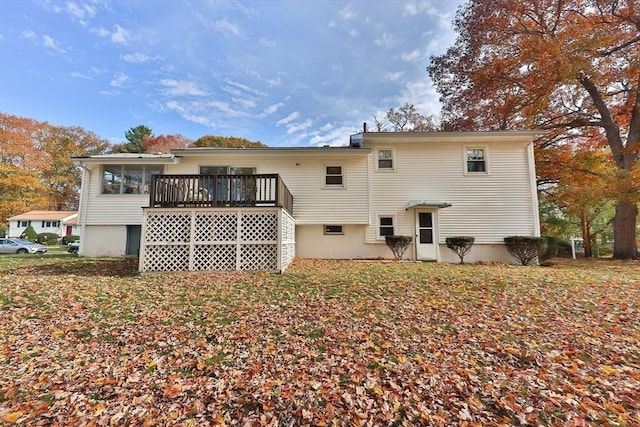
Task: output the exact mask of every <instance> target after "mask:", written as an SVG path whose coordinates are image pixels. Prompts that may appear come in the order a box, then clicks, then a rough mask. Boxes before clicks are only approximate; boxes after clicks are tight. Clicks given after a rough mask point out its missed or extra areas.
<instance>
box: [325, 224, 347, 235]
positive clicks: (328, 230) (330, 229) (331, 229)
mask: <svg viewBox="0 0 640 427" xmlns="http://www.w3.org/2000/svg"><path fill="white" fill-rule="evenodd" d="M324 234H326V235H332V234H344V230H343V228H342V226H341V225H325V226H324Z"/></svg>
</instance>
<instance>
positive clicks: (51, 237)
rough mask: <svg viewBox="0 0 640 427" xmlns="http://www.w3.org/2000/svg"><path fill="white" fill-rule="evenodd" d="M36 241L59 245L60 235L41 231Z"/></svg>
mask: <svg viewBox="0 0 640 427" xmlns="http://www.w3.org/2000/svg"><path fill="white" fill-rule="evenodd" d="M36 242H37V243H40V244H42V245H57V244H58V235H57V234H56V233H39V234H38V235H37V236H36Z"/></svg>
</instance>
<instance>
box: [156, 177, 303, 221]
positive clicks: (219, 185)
mask: <svg viewBox="0 0 640 427" xmlns="http://www.w3.org/2000/svg"><path fill="white" fill-rule="evenodd" d="M149 207H165V208H166V207H170V208H171V207H176V208H177V207H205V208H206V207H211V208H221V207H280V208H283V209H285V210H286V211H287V212H289V213H290V214H291V215H293V196H292V195H291V192H290V191H289V189H288V188H287V186H286V185H285V184H284V182H283V180H282V178H280V176H279V175H278V174H255V175H200V174H198V175H153V177H152V180H151V191H149Z"/></svg>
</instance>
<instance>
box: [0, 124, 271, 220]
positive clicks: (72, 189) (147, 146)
mask: <svg viewBox="0 0 640 427" xmlns="http://www.w3.org/2000/svg"><path fill="white" fill-rule="evenodd" d="M125 138H126V142H123V143H122V144H116V145H111V144H110V143H109V142H108V141H107V140H105V139H102V138H100V137H98V136H97V135H96V134H95V133H93V132H90V131H87V130H85V129H83V128H81V127H77V126H73V127H65V126H54V125H51V124H49V123H47V122H39V121H37V120H34V119H29V118H24V117H18V116H14V115H10V114H6V113H1V112H0V224H2V223H4V222H6V220H7V218H9V217H11V216H14V215H18V214H21V213H24V212H27V211H30V210H75V209H77V206H78V198H79V194H80V185H81V179H82V178H81V176H82V174H81V170H80V168H79V167H78V166H76V165H74V164H73V161H72V157H81V156H91V155H96V154H105V153H168V152H169V151H170V150H171V149H172V148H187V147H232V148H255V147H265V145H264V144H262V143H260V142H252V141H249V140H247V139H244V138H238V137H224V136H212V135H206V136H203V137H201V138H199V139H197V140H196V141H192V140H190V139H188V138H185V137H183V136H182V135H158V136H154V135H153V132H152V131H151V129H149V128H148V127H147V126H144V125H140V126H136V127H132V128H131V129H129V130H128V131H126V132H125Z"/></svg>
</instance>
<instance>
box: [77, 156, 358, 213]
mask: <svg viewBox="0 0 640 427" xmlns="http://www.w3.org/2000/svg"><path fill="white" fill-rule="evenodd" d="M247 151H249V150H247ZM367 153H368V151H367V150H361V151H359V152H358V153H353V152H352V153H351V154H350V155H347V156H344V157H342V156H340V161H339V162H335V161H333V160H331V159H332V158H334V159H335V158H336V157H337V155H336V154H332V156H333V157H332V156H331V155H330V156H327V155H324V154H323V152H322V151H318V152H317V153H309V152H304V153H301V154H300V155H296V154H295V153H294V154H289V153H286V154H285V153H282V154H281V153H277V154H278V155H273V154H272V155H265V154H263V153H261V152H259V151H258V152H256V154H255V155H251V154H250V153H242V154H238V153H224V152H219V153H215V154H210V155H209V154H207V155H204V154H203V155H201V156H195V157H186V156H185V157H183V158H181V159H180V162H179V163H176V164H170V165H164V172H163V173H165V174H198V173H199V170H200V166H211V165H233V166H236V167H246V168H252V170H255V173H257V174H279V175H280V177H281V178H282V180H283V181H284V183H285V185H286V186H287V188H288V189H289V191H290V192H291V194H292V195H293V217H294V219H295V221H296V224H320V225H322V224H343V225H346V224H369V205H368V188H367V180H368V157H369V156H367ZM329 164H334V165H335V164H339V165H342V167H343V169H342V170H343V179H344V183H347V182H348V187H345V188H343V189H341V190H340V191H327V190H326V189H325V188H323V187H322V185H320V184H321V183H322V182H323V179H324V171H325V168H324V167H325V165H329ZM88 167H89V168H91V174H90V175H89V176H90V185H89V188H88V194H87V198H88V200H87V201H88V203H87V204H86V205H87V206H89V209H88V211H87V212H86V213H85V214H84V218H83V220H84V221H85V222H84V223H85V224H87V225H91V224H93V225H96V224H103V225H109V224H113V225H116V224H127V225H139V224H142V207H147V206H149V195H148V194H122V195H119V194H106V195H104V194H101V185H102V184H101V181H102V176H101V168H100V166H99V165H88Z"/></svg>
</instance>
